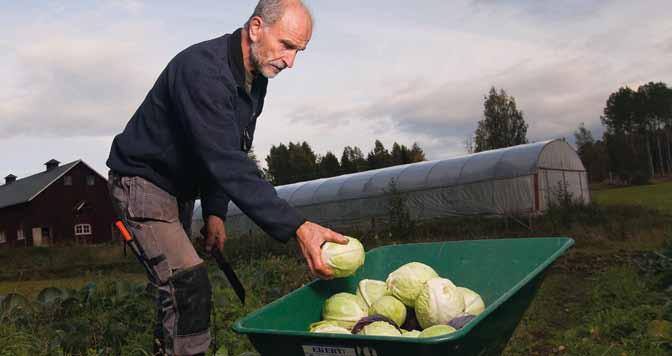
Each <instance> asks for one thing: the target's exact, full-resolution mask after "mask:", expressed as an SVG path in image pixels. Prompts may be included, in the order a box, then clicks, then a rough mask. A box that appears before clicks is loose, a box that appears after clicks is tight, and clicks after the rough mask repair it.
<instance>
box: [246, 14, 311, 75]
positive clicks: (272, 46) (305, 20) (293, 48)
mask: <svg viewBox="0 0 672 356" xmlns="http://www.w3.org/2000/svg"><path fill="white" fill-rule="evenodd" d="M312 27H313V26H312V22H311V19H310V16H308V14H307V13H306V11H305V10H304V9H302V8H300V7H298V6H293V7H291V6H290V7H289V8H288V9H286V10H285V14H284V15H283V16H282V18H280V19H279V20H278V21H276V22H275V23H274V24H273V25H270V26H269V25H268V24H265V23H264V22H263V20H262V19H261V18H257V17H255V18H253V20H252V21H251V23H250V39H251V43H250V62H251V63H252V66H253V67H254V70H255V71H257V72H259V73H261V74H262V75H263V76H264V77H266V78H269V79H270V78H273V77H275V76H276V75H277V74H278V73H280V72H281V71H282V70H283V69H285V68H292V66H294V60H295V59H296V55H297V53H298V52H299V51H302V50H304V49H305V48H306V46H307V45H308V41H310V37H311V35H312Z"/></svg>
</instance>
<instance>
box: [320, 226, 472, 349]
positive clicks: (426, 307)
mask: <svg viewBox="0 0 672 356" xmlns="http://www.w3.org/2000/svg"><path fill="white" fill-rule="evenodd" d="M349 239H351V241H352V240H355V239H352V238H349ZM355 241H356V240H355ZM357 243H359V242H358V241H357ZM348 245H350V243H349V244H348ZM348 245H341V246H342V247H341V248H342V249H347V247H345V246H348ZM359 246H361V244H359ZM325 247H326V246H325ZM358 248H359V247H357V249H358ZM361 253H362V255H363V254H364V251H363V248H362V249H361ZM351 257H352V256H351ZM323 259H325V261H326V262H327V264H329V265H330V266H332V265H333V264H338V263H333V260H330V258H329V256H328V255H325V254H324V251H323ZM360 262H361V263H360ZM358 263H359V265H358V266H357V267H356V268H358V267H359V266H361V265H362V264H363V263H364V260H363V257H361V258H359V259H358V260H357V262H356V263H354V264H352V263H351V264H349V265H348V267H347V268H345V269H344V268H338V267H336V268H335V267H333V266H332V269H334V270H335V271H337V273H338V275H337V276H338V277H341V276H349V275H352V274H353V273H354V270H352V266H354V265H357V264H358ZM356 268H355V270H356ZM344 271H345V272H344ZM484 309H485V303H484V302H483V299H482V298H481V296H480V295H479V294H478V293H476V292H474V291H473V290H471V289H469V288H465V287H460V286H456V285H455V284H453V282H451V280H450V279H448V278H442V277H441V276H439V274H438V273H436V271H435V270H434V269H433V268H432V267H430V266H428V265H426V264H423V263H419V262H411V263H408V264H405V265H403V266H401V267H399V268H398V269H397V270H395V271H394V272H392V273H390V274H389V275H388V277H387V279H386V280H385V281H379V280H372V279H363V280H361V281H360V282H359V284H358V288H357V292H356V294H353V293H337V294H334V295H332V296H331V297H329V298H328V299H327V300H326V301H325V302H324V305H323V306H322V320H321V321H319V322H316V323H313V324H311V325H310V327H309V331H310V332H316V333H339V334H357V335H377V336H404V337H433V336H439V335H445V334H449V333H452V332H455V331H456V330H459V329H461V328H463V327H464V326H465V325H467V324H468V323H469V322H470V321H471V320H472V319H474V318H475V317H476V316H477V315H478V314H480V313H481V312H483V310H484Z"/></svg>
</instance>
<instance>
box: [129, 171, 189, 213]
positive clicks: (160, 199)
mask: <svg viewBox="0 0 672 356" xmlns="http://www.w3.org/2000/svg"><path fill="white" fill-rule="evenodd" d="M128 185H129V201H128V216H129V218H132V219H138V220H158V221H165V222H175V221H178V218H179V213H178V206H177V199H176V198H175V197H174V196H172V195H171V194H170V193H168V192H166V191H165V190H163V189H161V188H159V187H157V186H156V185H154V184H153V183H152V182H150V181H148V180H146V179H143V178H141V177H128Z"/></svg>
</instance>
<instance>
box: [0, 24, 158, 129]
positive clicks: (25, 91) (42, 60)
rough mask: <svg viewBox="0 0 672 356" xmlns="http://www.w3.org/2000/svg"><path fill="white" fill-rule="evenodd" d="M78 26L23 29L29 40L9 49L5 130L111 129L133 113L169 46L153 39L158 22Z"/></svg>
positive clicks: (2, 94)
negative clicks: (87, 29)
mask: <svg viewBox="0 0 672 356" xmlns="http://www.w3.org/2000/svg"><path fill="white" fill-rule="evenodd" d="M80 26H81V25H80ZM80 26H73V25H71V24H68V23H63V22H52V23H47V24H45V25H39V26H26V27H25V28H24V31H21V33H22V36H23V37H26V38H31V40H30V41H16V42H15V43H14V44H13V47H11V48H10V50H9V52H10V55H9V56H8V57H9V58H10V60H9V61H8V62H7V63H6V64H7V66H6V72H7V73H11V74H8V75H7V76H6V77H5V78H6V83H7V85H6V87H5V90H3V91H0V98H1V99H2V101H0V116H1V117H3V120H2V121H1V122H0V137H3V138H7V137H13V136H17V135H27V136H43V137H44V136H57V137H58V136H65V137H67V136H106V135H111V134H113V133H115V132H118V131H119V130H120V129H121V128H122V127H123V125H124V123H125V122H126V121H127V120H128V119H129V118H130V116H131V115H132V113H133V112H134V110H135V109H136V108H137V105H138V104H139V103H140V101H141V100H142V98H143V97H144V95H145V93H146V91H147V90H148V89H149V87H151V85H152V84H153V81H154V79H155V78H156V77H157V76H158V73H159V71H160V68H161V65H162V64H160V62H158V60H160V59H162V53H163V52H165V51H164V50H161V49H160V48H156V47H155V46H153V45H152V41H151V40H149V39H148V37H149V36H151V35H152V33H153V32H155V31H156V25H155V24H150V23H137V22H136V23H116V24H113V25H108V26H104V27H103V28H102V29H98V30H93V31H92V32H90V33H83V32H82V31H81V29H82V27H84V26H82V27H80ZM38 34H39V35H38ZM139 59H140V60H139ZM3 64H5V63H3ZM147 64H155V65H152V66H151V67H147V66H146V65H147ZM148 68H150V69H148ZM3 74H4V73H3Z"/></svg>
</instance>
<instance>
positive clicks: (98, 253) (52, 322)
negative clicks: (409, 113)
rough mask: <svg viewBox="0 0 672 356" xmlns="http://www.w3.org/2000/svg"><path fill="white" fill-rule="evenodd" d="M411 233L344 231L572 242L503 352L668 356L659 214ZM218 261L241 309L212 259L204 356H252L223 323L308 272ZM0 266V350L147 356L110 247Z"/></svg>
mask: <svg viewBox="0 0 672 356" xmlns="http://www.w3.org/2000/svg"><path fill="white" fill-rule="evenodd" d="M657 186H658V185H655V186H650V187H649V189H651V188H653V189H656V187H657ZM661 186H662V187H663V188H664V189H667V187H666V186H664V185H661ZM607 193H609V192H607ZM600 194H603V193H602V192H600ZM654 195H655V193H654ZM616 204H618V205H616ZM663 204H668V205H669V204H672V202H669V201H668V202H666V203H663ZM666 209H669V210H667V211H670V210H672V208H670V207H669V206H667V207H666V208H664V209H662V210H663V211H665V210H666ZM413 229H414V230H413V231H412V234H410V235H408V236H406V237H403V238H398V237H395V238H394V239H393V238H392V237H390V236H391V234H387V233H385V232H378V233H377V234H373V233H370V232H366V231H348V232H347V233H348V234H349V235H350V236H356V237H357V238H358V239H359V240H360V241H361V242H362V244H363V245H364V247H365V249H367V250H368V249H371V248H374V247H376V246H380V245H387V244H395V243H405V242H423V241H437V240H462V239H476V238H497V237H530V236H569V237H572V238H574V239H575V240H576V245H575V246H574V247H573V248H572V249H571V250H570V251H568V252H567V253H566V254H565V255H564V256H562V257H561V258H559V259H558V260H557V261H556V263H555V264H554V265H553V267H552V268H551V269H550V270H549V272H548V274H547V277H546V279H545V281H544V283H543V284H542V286H541V287H540V289H539V290H538V293H537V295H536V297H535V299H534V301H533V303H532V305H531V307H530V308H529V310H528V311H527V313H526V315H525V317H524V319H523V321H521V323H520V324H519V325H518V328H517V330H516V332H515V333H514V336H513V338H512V339H511V341H510V342H509V344H508V347H507V349H506V350H505V352H504V355H506V356H513V355H516V356H517V355H521V356H522V355H551V354H552V355H597V356H601V355H653V356H657V355H661V356H662V355H669V354H671V353H672V324H671V323H672V216H670V215H669V213H667V212H661V211H660V210H657V209H650V208H646V207H641V206H631V205H628V204H627V202H626V204H624V203H623V202H622V201H618V202H614V203H613V204H606V203H604V204H602V205H592V206H588V207H576V206H565V207H562V206H560V207H556V208H554V209H553V210H551V211H549V212H548V214H546V215H545V216H543V217H539V218H536V219H535V220H534V221H533V224H532V228H531V229H530V228H528V227H526V226H524V224H519V223H517V222H516V221H514V220H512V219H509V220H504V219H484V218H456V219H444V220H441V221H435V222H432V223H429V224H422V225H418V226H415V227H414V228H413ZM392 236H397V235H392ZM225 254H226V256H227V258H228V259H229V260H230V261H231V262H232V264H233V266H234V268H235V269H236V271H237V272H238V274H239V276H240V278H241V280H242V282H243V284H244V285H245V286H246V287H247V304H246V306H245V307H243V306H241V304H240V302H239V301H238V300H237V298H236V296H235V294H234V293H233V291H232V290H231V289H230V288H229V286H228V283H227V282H226V280H225V277H224V276H223V274H222V273H221V272H219V271H218V270H217V268H216V266H215V264H214V262H212V263H211V264H210V266H209V270H210V277H211V281H212V284H213V291H214V296H215V297H214V306H215V308H214V311H213V315H212V319H213V322H212V323H211V328H212V334H213V336H214V338H213V347H212V351H211V353H212V354H214V353H215V351H219V352H218V355H230V356H240V355H243V354H244V355H254V349H253V348H252V346H251V344H250V343H249V342H248V341H247V340H246V339H245V338H244V337H240V336H239V335H237V334H235V333H234V332H233V331H232V330H231V329H230V327H231V325H232V323H233V322H234V321H235V320H236V319H238V318H240V317H242V316H244V315H246V314H247V313H249V312H251V311H253V310H256V309H258V308H259V307H261V306H263V305H264V304H266V303H269V302H271V301H273V300H276V299H277V298H279V297H281V296H283V295H285V294H287V293H289V292H290V291H292V290H294V289H296V288H298V287H300V286H302V285H303V284H304V283H306V282H308V281H310V280H311V277H310V275H309V273H308V270H307V267H306V266H305V264H304V262H303V261H302V259H301V257H300V254H299V252H298V249H297V246H296V245H295V244H294V243H292V242H290V243H289V244H288V245H282V244H278V243H275V242H273V241H271V240H270V239H264V238H250V239H245V240H236V239H231V240H230V241H229V242H228V243H227V249H226V253H225ZM0 262H2V269H0V296H1V297H0V298H2V301H1V302H0V355H31V356H32V355H150V354H151V353H150V350H151V341H152V340H151V338H152V336H151V330H152V323H153V319H154V310H153V301H152V296H153V293H154V291H153V290H152V289H151V288H147V287H146V285H145V283H144V280H143V278H144V277H143V276H142V271H141V269H140V267H139V266H138V264H137V262H136V261H135V260H134V259H133V258H132V256H127V257H125V256H124V255H123V252H122V249H121V248H120V247H119V246H118V245H100V246H83V247H82V246H72V247H57V248H50V249H43V248H32V249H12V250H9V249H1V250H0ZM476 292H477V291H476ZM392 316H394V315H392ZM378 325H380V324H378Z"/></svg>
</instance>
